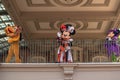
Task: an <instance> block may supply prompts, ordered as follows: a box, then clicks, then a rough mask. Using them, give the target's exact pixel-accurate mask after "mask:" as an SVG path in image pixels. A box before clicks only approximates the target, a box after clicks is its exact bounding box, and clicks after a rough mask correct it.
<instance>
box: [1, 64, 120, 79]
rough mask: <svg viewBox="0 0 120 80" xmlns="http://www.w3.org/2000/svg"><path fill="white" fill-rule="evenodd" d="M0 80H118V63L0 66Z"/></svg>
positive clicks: (119, 73)
mask: <svg viewBox="0 0 120 80" xmlns="http://www.w3.org/2000/svg"><path fill="white" fill-rule="evenodd" d="M0 80H120V65H119V63H100V64H97V63H96V64H95V63H87V64H85V63H69V64H68V63H61V64H59V63H57V64H56V63H47V64H46V63H40V64H1V65H0Z"/></svg>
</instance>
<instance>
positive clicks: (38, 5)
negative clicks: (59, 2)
mask: <svg viewBox="0 0 120 80" xmlns="http://www.w3.org/2000/svg"><path fill="white" fill-rule="evenodd" d="M44 1H45V2H46V4H33V3H32V0H26V3H27V5H28V6H29V7H53V6H54V5H53V4H51V2H50V0H44Z"/></svg>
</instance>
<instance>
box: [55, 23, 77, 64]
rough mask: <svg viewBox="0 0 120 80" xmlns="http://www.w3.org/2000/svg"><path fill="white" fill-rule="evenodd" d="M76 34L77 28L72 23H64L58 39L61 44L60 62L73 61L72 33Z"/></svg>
mask: <svg viewBox="0 0 120 80" xmlns="http://www.w3.org/2000/svg"><path fill="white" fill-rule="evenodd" d="M74 34H75V29H74V27H73V26H72V25H71V24H66V25H64V24H62V25H61V26H60V32H58V33H57V41H58V43H59V44H60V46H59V48H58V57H57V61H58V62H73V59H72V54H71V46H72V41H73V39H72V38H71V35H74Z"/></svg>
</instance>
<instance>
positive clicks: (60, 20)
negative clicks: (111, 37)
mask: <svg viewBox="0 0 120 80" xmlns="http://www.w3.org/2000/svg"><path fill="white" fill-rule="evenodd" d="M2 2H3V4H4V5H5V7H6V9H7V10H8V12H9V14H10V15H11V16H12V18H13V20H14V21H15V23H16V24H18V25H21V26H22V27H23V30H24V31H23V34H24V36H25V38H26V39H40V38H56V33H57V32H58V31H59V26H60V25H61V24H67V23H70V24H72V25H74V26H75V28H76V32H77V33H76V35H75V36H74V38H80V39H83V38H84V39H103V38H104V37H105V33H106V32H107V30H109V29H110V28H114V27H119V20H120V15H119V14H120V0H2Z"/></svg>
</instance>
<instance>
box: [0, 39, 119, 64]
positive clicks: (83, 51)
mask: <svg viewBox="0 0 120 80" xmlns="http://www.w3.org/2000/svg"><path fill="white" fill-rule="evenodd" d="M111 43H112V44H113V43H114V42H110V44H111ZM118 44H119V43H118ZM58 47H59V44H58V43H57V41H56V40H47V39H46V40H34V41H32V40H31V41H21V42H20V58H21V60H22V63H56V62H57V49H58ZM71 52H72V57H73V62H74V63H88V62H111V60H112V59H111V56H110V57H108V54H107V53H108V51H107V49H106V47H105V40H74V41H73V43H72V47H71ZM7 54H8V50H7V51H6V50H4V49H3V50H2V53H0V61H1V63H4V62H5V59H6V57H7ZM14 61H15V57H14V55H13V57H12V59H11V62H12V63H14Z"/></svg>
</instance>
